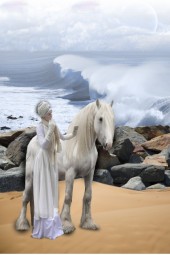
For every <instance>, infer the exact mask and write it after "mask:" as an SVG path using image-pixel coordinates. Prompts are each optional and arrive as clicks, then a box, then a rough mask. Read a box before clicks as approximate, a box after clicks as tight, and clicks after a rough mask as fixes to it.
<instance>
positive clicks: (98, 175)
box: [93, 169, 113, 185]
mask: <svg viewBox="0 0 170 255" xmlns="http://www.w3.org/2000/svg"><path fill="white" fill-rule="evenodd" d="M93 181H96V182H101V183H104V184H109V185H113V178H112V176H111V174H110V173H109V171H108V170H106V169H97V170H96V171H95V174H94V177H93Z"/></svg>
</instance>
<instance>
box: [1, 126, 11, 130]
mask: <svg viewBox="0 0 170 255" xmlns="http://www.w3.org/2000/svg"><path fill="white" fill-rule="evenodd" d="M6 129H10V128H9V127H6V126H3V127H0V130H6Z"/></svg>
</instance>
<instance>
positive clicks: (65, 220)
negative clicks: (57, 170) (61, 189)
mask: <svg viewBox="0 0 170 255" xmlns="http://www.w3.org/2000/svg"><path fill="white" fill-rule="evenodd" d="M74 178H75V171H74V169H73V168H69V169H68V170H67V172H66V191H65V200H64V204H63V209H62V212H61V220H62V225H63V231H64V233H65V234H69V233H71V232H73V231H74V230H75V227H74V225H73V223H72V220H71V215H70V206H71V202H72V193H73V183H74Z"/></svg>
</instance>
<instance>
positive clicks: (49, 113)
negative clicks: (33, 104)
mask: <svg viewBox="0 0 170 255" xmlns="http://www.w3.org/2000/svg"><path fill="white" fill-rule="evenodd" d="M43 118H44V119H45V120H46V121H50V120H51V119H52V111H50V112H48V113H47V114H46V115H45V116H44V117H43Z"/></svg>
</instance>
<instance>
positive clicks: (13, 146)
mask: <svg viewBox="0 0 170 255" xmlns="http://www.w3.org/2000/svg"><path fill="white" fill-rule="evenodd" d="M35 135H36V131H35V130H32V131H25V132H24V133H23V134H21V135H20V136H19V137H17V138H16V139H15V140H14V141H13V142H12V143H10V145H9V146H8V149H7V151H6V156H7V157H8V158H9V159H10V160H11V161H12V162H13V163H14V164H15V165H16V166H19V165H20V163H21V162H22V161H23V160H25V157H26V150H27V146H28V143H29V142H30V140H31V139H32V138H33V137H34V136H35Z"/></svg>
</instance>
